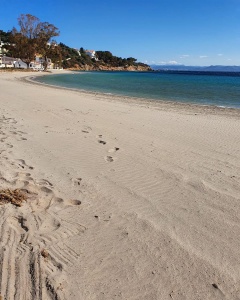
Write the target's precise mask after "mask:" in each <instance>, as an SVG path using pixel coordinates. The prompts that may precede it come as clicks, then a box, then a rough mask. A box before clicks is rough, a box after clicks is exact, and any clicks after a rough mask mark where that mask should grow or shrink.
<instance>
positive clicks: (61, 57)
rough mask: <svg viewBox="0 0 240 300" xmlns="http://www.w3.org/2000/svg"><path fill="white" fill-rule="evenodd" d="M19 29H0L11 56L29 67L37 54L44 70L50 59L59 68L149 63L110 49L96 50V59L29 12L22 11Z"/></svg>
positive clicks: (125, 65) (55, 28)
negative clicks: (60, 39)
mask: <svg viewBox="0 0 240 300" xmlns="http://www.w3.org/2000/svg"><path fill="white" fill-rule="evenodd" d="M18 26H19V29H16V28H13V29H12V30H11V31H10V32H4V31H2V30H0V38H1V40H2V42H4V43H7V46H6V48H7V51H8V56H12V57H16V58H20V59H21V60H22V61H23V62H25V63H26V64H27V66H28V67H29V65H30V63H31V62H32V61H34V60H35V57H36V55H37V54H38V55H40V56H42V57H43V66H44V69H45V70H46V69H47V64H48V58H51V61H52V63H54V64H55V65H57V66H58V67H63V68H73V67H84V66H85V65H88V66H92V67H95V68H98V67H99V66H100V65H109V66H112V67H128V66H138V65H141V66H147V65H145V64H143V63H138V62H137V60H136V59H135V58H133V57H129V58H121V57H117V56H114V55H113V54H112V53H111V52H110V51H96V58H91V57H90V56H89V55H87V53H86V50H85V49H83V48H82V47H81V48H80V49H79V50H78V49H73V48H71V47H68V46H67V45H65V44H63V43H59V44H57V42H56V41H55V40H54V38H55V37H57V36H59V34H60V32H59V29H58V28H57V27H56V26H54V25H53V24H50V23H48V22H41V21H40V20H39V19H38V18H37V17H35V16H33V15H30V14H22V15H20V17H19V18H18Z"/></svg>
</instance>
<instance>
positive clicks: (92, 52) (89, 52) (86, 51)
mask: <svg viewBox="0 0 240 300" xmlns="http://www.w3.org/2000/svg"><path fill="white" fill-rule="evenodd" d="M85 53H86V54H87V55H88V56H90V57H91V58H95V59H96V51H94V50H85Z"/></svg>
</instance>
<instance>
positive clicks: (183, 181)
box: [0, 73, 240, 300]
mask: <svg viewBox="0 0 240 300" xmlns="http://www.w3.org/2000/svg"><path fill="white" fill-rule="evenodd" d="M26 75H29V74H26V73H24V74H22V73H12V74H10V73H0V105H1V108H0V127H1V128H0V162H1V169H0V183H1V185H0V188H13V189H14V188H16V187H18V188H24V189H27V190H28V192H29V199H28V200H27V202H26V203H25V204H24V205H23V206H22V207H20V208H16V207H15V206H13V205H11V204H7V205H2V206H0V232H1V240H0V243H1V247H0V295H1V297H0V299H1V298H2V299H4V300H5V299H7V300H13V299H15V300H16V299H17V300H22V299H27V300H28V299H34V300H39V299H43V300H47V299H61V300H62V299H67V300H72V299H74V300H75V299H83V300H90V299H96V300H99V299H109V300H112V299H134V300H135V299H136V300H139V299H144V300H151V299H157V300H158V299H163V300H165V299H178V300H180V299H181V300H183V299H184V300H186V299H187V300H188V299H189V300H195V299H199V300H200V299H201V300H202V299H211V300H213V299H218V300H219V299H240V290H239V286H240V255H239V254H240V185H239V183H240V182H239V179H240V137H239V134H240V122H239V116H240V111H238V110H227V109H225V110H224V109H217V108H207V107H206V108H204V107H198V106H191V105H175V104H165V103H162V104H161V103H160V104H155V103H153V104H148V103H145V102H143V101H141V100H139V101H137V100H132V101H131V100H130V99H128V100H123V101H121V100H120V98H117V97H116V98H110V97H107V96H101V95H94V94H92V95H91V94H89V95H88V94H84V93H80V92H75V91H68V90H63V89H57V88H51V87H45V86H41V85H35V84H31V83H28V82H24V81H21V80H19V78H21V77H23V76H26ZM34 75H35V74H34ZM43 250H44V251H45V252H44V253H47V255H43V252H42V255H41V254H40V253H41V251H43ZM44 256H45V257H44Z"/></svg>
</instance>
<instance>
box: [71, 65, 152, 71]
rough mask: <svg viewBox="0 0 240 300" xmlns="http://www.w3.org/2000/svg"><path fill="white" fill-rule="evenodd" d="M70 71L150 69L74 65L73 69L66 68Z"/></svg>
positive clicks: (144, 68)
mask: <svg viewBox="0 0 240 300" xmlns="http://www.w3.org/2000/svg"><path fill="white" fill-rule="evenodd" d="M68 70H71V71H142V72H145V71H151V70H152V69H151V68H150V66H148V65H136V66H125V67H123V66H121V67H114V66H111V65H98V66H96V65H82V66H80V65H77V64H76V65H75V66H74V67H71V68H68Z"/></svg>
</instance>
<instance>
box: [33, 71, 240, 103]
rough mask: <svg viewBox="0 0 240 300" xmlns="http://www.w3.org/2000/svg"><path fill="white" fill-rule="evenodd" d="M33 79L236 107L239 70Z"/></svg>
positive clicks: (239, 95)
mask: <svg viewBox="0 0 240 300" xmlns="http://www.w3.org/2000/svg"><path fill="white" fill-rule="evenodd" d="M35 80H36V81H38V82H41V83H44V84H48V85H55V86H60V87H65V88H70V89H79V90H84V91H88V92H96V93H103V94H113V95H119V96H125V97H126V96H127V97H137V98H144V99H148V100H154V101H156V100H162V101H173V102H180V103H188V104H191V103H192V104H198V105H210V106H211V105H212V106H219V107H226V108H227V107H228V108H238V109H239V108H240V76H239V74H236V75H234V74H231V75H230V74H225V73H221V74H220V73H219V74H215V73H210V74H198V73H196V72H188V73H172V72H171V73H168V72H117V71H114V72H112V71H103V72H102V71H100V72H99V71H89V72H79V71H74V72H72V73H70V74H57V75H55V74H54V75H51V76H40V77H37V78H35Z"/></svg>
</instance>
